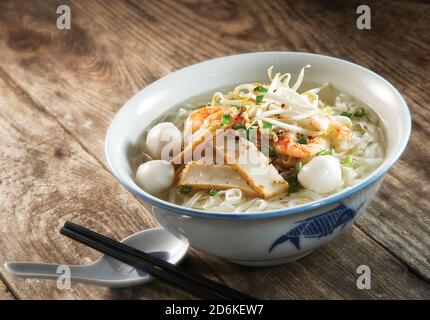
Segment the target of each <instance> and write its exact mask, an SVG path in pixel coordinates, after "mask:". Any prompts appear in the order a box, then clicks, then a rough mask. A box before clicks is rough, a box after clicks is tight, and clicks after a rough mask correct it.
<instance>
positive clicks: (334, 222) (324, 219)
mask: <svg viewBox="0 0 430 320" xmlns="http://www.w3.org/2000/svg"><path fill="white" fill-rule="evenodd" d="M363 205H364V202H363V203H362V204H361V205H360V206H359V207H358V209H357V210H353V209H351V208H348V207H347V206H346V205H344V204H341V205H340V206H337V207H336V208H334V209H332V210H330V211H328V212H325V213H323V214H320V215H318V216H315V217H310V218H307V219H304V220H301V221H298V222H297V224H299V225H298V226H296V227H294V228H292V229H291V230H290V231H288V232H287V233H286V234H284V235H282V236H280V237H279V238H278V239H276V241H275V242H273V244H272V245H271V246H270V249H269V252H272V250H273V249H274V248H275V247H276V246H278V245H280V244H282V243H284V242H287V241H291V243H292V244H293V245H294V246H295V247H296V248H297V249H298V250H300V238H301V237H302V236H303V237H304V238H317V239H320V238H322V237H325V236H327V235H329V234H331V233H332V232H333V231H334V230H335V229H336V228H338V227H340V226H342V228H344V227H345V225H346V224H347V223H348V222H350V221H351V220H353V219H354V217H355V215H356V214H357V212H358V211H359V210H360V209H361V207H362V206H363Z"/></svg>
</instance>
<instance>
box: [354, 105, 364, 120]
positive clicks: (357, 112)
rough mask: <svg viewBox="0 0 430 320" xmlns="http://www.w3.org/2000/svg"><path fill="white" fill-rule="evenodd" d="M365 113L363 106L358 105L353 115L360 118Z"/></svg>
mask: <svg viewBox="0 0 430 320" xmlns="http://www.w3.org/2000/svg"><path fill="white" fill-rule="evenodd" d="M365 115H366V111H365V110H364V108H362V107H360V108H358V109H357V110H355V112H354V117H357V118H361V117H363V116H365Z"/></svg>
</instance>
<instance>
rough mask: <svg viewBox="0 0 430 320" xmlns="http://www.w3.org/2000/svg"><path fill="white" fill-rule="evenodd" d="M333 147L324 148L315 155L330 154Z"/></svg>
mask: <svg viewBox="0 0 430 320" xmlns="http://www.w3.org/2000/svg"><path fill="white" fill-rule="evenodd" d="M332 155H333V149H324V150H321V151H320V152H318V153H317V156H332Z"/></svg>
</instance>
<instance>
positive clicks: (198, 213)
mask: <svg viewBox="0 0 430 320" xmlns="http://www.w3.org/2000/svg"><path fill="white" fill-rule="evenodd" d="M267 54H277V55H279V54H281V55H286V56H288V55H305V56H311V57H319V58H322V59H327V60H334V61H339V62H342V63H346V64H350V65H352V66H354V67H355V68H358V69H361V70H363V71H365V72H368V73H370V74H372V75H373V76H374V77H376V78H377V79H378V80H379V81H381V82H382V83H384V84H385V85H387V86H388V87H389V88H390V89H392V90H393V92H394V93H395V95H396V96H397V98H398V99H399V101H400V103H401V107H402V108H403V109H404V111H405V114H406V115H407V119H406V128H405V133H406V134H405V135H404V138H403V139H402V140H401V142H400V146H399V147H398V148H396V149H394V150H393V151H392V153H391V155H390V156H389V157H387V158H386V159H385V161H384V162H383V163H382V164H381V165H380V166H379V167H378V168H377V169H376V170H375V171H374V172H373V173H372V174H370V175H369V176H367V177H366V178H364V179H363V180H362V181H360V182H359V183H357V184H355V185H353V186H351V187H348V188H346V189H344V190H342V191H340V192H337V193H335V194H333V195H330V196H328V197H324V198H322V199H320V200H315V201H312V202H308V203H305V204H302V205H299V206H294V207H290V208H283V209H276V210H268V211H258V212H250V213H245V212H244V213H231V212H222V211H204V210H199V209H193V208H186V207H183V206H180V205H177V204H174V203H170V202H168V201H165V200H162V199H159V198H157V197H155V196H153V195H151V194H149V193H147V192H145V191H144V190H142V189H141V188H139V187H138V186H137V184H134V185H135V186H136V187H135V186H133V185H130V184H129V183H128V182H127V181H126V179H123V178H122V177H121V175H120V174H119V173H118V171H117V170H116V169H115V167H114V166H113V163H112V161H111V159H110V156H109V148H110V136H111V135H112V130H113V129H112V128H113V124H114V123H115V122H116V121H118V119H119V117H120V116H121V114H123V113H124V112H125V111H126V109H127V108H129V106H130V105H131V104H132V102H133V101H134V100H135V99H136V98H137V96H138V95H139V94H140V93H141V92H142V91H143V90H145V89H147V88H149V87H152V86H153V85H156V84H158V83H159V82H160V81H165V80H166V79H168V78H170V77H173V76H177V75H178V74H180V73H183V72H186V71H188V70H192V69H196V68H199V67H200V66H201V65H203V64H209V63H217V62H218V61H221V60H223V59H229V58H230V59H234V58H238V57H244V56H258V55H267ZM411 121H412V120H411V115H410V111H409V108H408V105H407V103H406V101H405V99H404V98H403V96H402V95H401V94H400V92H399V91H398V90H397V89H396V88H395V87H394V86H393V85H392V84H391V83H390V82H389V81H388V80H386V79H384V78H383V77H382V76H380V75H378V74H377V73H375V72H374V71H372V70H370V69H367V68H365V67H363V66H361V65H358V64H356V63H353V62H351V61H348V60H344V59H340V58H336V57H331V56H327V55H322V54H315V53H308V52H298V51H262V52H252V53H243V54H235V55H228V56H223V57H219V58H214V59H209V60H204V61H201V62H198V63H195V64H192V65H189V66H186V67H184V68H181V69H178V70H176V71H174V72H172V73H170V74H168V75H166V76H164V77H162V78H160V79H158V80H156V81H154V82H152V83H150V84H149V85H147V86H146V87H145V88H143V89H141V90H139V91H138V92H137V93H136V94H135V95H133V97H131V98H130V99H129V100H128V101H127V102H126V103H125V104H124V105H123V106H122V107H121V108H120V110H119V111H118V112H117V113H116V114H115V116H114V117H113V119H112V120H111V123H110V124H109V127H108V130H107V133H106V138H105V145H104V149H105V150H104V151H105V157H106V160H107V163H108V165H109V168H110V170H111V172H112V174H113V176H114V177H115V178H116V179H117V180H118V181H119V182H120V183H121V184H122V185H123V186H124V187H125V188H126V189H127V190H128V191H130V192H131V193H132V194H134V195H135V196H137V197H138V198H139V199H143V200H145V201H147V202H149V203H150V204H152V205H154V206H156V207H159V208H162V209H165V210H167V211H171V212H174V213H178V214H181V215H185V216H195V217H202V218H212V219H226V220H243V219H264V218H273V217H281V216H292V215H295V214H299V213H305V212H309V211H311V210H313V209H317V208H322V207H325V206H328V205H331V204H334V203H336V202H339V201H340V200H342V199H344V198H346V197H348V196H350V195H352V194H354V193H355V192H357V191H359V190H362V189H364V188H365V187H367V186H369V185H371V184H372V183H374V182H376V181H377V180H379V179H380V178H382V177H383V175H384V174H385V173H386V172H387V171H388V170H389V169H390V168H391V166H392V165H393V164H394V163H395V162H396V161H397V160H398V158H399V157H400V156H401V154H402V153H403V151H404V150H405V148H406V146H407V143H408V141H409V138H410V134H411V126H412V123H411Z"/></svg>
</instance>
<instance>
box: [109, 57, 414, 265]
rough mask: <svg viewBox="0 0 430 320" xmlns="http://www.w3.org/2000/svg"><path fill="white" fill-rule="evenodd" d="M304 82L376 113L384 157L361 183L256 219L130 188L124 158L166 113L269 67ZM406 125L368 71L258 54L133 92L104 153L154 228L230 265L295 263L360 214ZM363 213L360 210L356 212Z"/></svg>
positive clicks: (394, 95) (257, 76) (382, 83)
mask: <svg viewBox="0 0 430 320" xmlns="http://www.w3.org/2000/svg"><path fill="white" fill-rule="evenodd" d="M306 64H310V65H311V66H312V68H310V69H307V70H306V75H305V81H307V82H316V83H325V82H330V83H332V84H334V85H335V86H336V87H337V88H339V89H340V90H341V91H344V92H346V93H349V94H351V95H353V96H355V97H357V98H358V99H360V100H362V101H363V102H365V103H367V104H368V105H370V106H371V107H372V108H373V109H374V110H375V111H376V112H378V113H379V114H380V116H381V118H382V121H383V123H384V126H385V129H386V134H387V158H386V159H385V161H384V162H383V164H382V165H381V166H380V167H379V168H378V169H377V170H376V171H375V172H373V173H372V174H371V175H370V176H368V177H367V178H366V179H365V180H363V181H362V182H360V183H359V184H357V185H355V186H353V187H350V188H347V189H345V190H343V191H342V192H340V193H337V194H334V195H332V196H329V197H327V198H325V199H323V200H320V201H315V202H311V203H308V204H305V205H301V206H297V207H293V208H288V209H283V210H276V211H267V212H261V213H242V214H228V213H222V212H214V213H212V212H210V213H209V212H202V211H199V210H193V209H188V208H184V207H181V206H178V205H175V204H172V203H168V202H166V201H163V200H160V199H158V198H156V197H154V196H152V195H150V194H148V193H146V192H145V191H143V190H142V189H140V188H139V187H138V186H137V185H136V183H135V182H134V180H133V179H134V173H133V171H132V169H131V166H130V164H129V159H128V158H127V150H128V148H129V146H130V145H133V144H135V143H136V141H137V139H138V138H139V136H140V135H141V133H142V131H143V130H144V129H145V128H146V127H147V125H148V124H149V123H151V122H152V121H153V120H154V119H155V118H157V117H159V116H160V115H162V114H163V113H165V112H166V111H167V110H169V109H170V108H172V107H175V106H177V105H178V104H180V103H183V102H185V101H187V100H188V99H190V98H191V97H193V96H197V95H200V94H202V93H206V92H209V91H215V90H216V89H218V88H223V87H226V86H231V87H233V86H234V85H237V84H239V83H243V82H259V81H267V68H268V67H269V66H271V65H273V66H274V67H275V70H279V71H285V72H291V73H295V75H297V74H298V72H299V71H300V68H301V67H302V66H304V65H306ZM410 130H411V118H410V114H409V110H408V107H407V105H406V102H405V101H404V99H403V98H402V96H401V95H400V94H399V92H398V91H397V90H396V89H395V88H394V87H393V86H392V85H391V84H390V83H389V82H387V81H386V80H384V79H383V78H382V77H380V76H379V75H377V74H375V73H374V72H372V71H370V70H368V69H366V68H363V67H361V66H358V65H356V64H353V63H351V62H348V61H345V60H340V59H337V58H332V57H327V56H322V55H315V54H309V53H300V52H261V53H251V54H242V55H235V56H229V57H225V58H219V59H214V60H210V61H206V62H202V63H198V64H195V65H192V66H190V67H187V68H184V69H181V70H179V71H176V72H174V73H172V74H170V75H168V76H166V77H164V78H162V79H160V80H158V81H156V82H154V83H152V84H151V85H149V86H147V87H146V88H145V89H143V90H142V91H140V92H139V93H137V94H136V95H135V96H134V97H133V98H132V99H131V100H130V101H128V102H127V104H126V105H125V106H124V107H122V109H121V110H120V111H119V112H118V114H117V115H116V116H115V118H114V119H113V121H112V123H111V125H110V127H109V130H108V133H107V137H106V144H105V151H106V157H107V161H108V163H109V166H110V168H111V170H112V172H113V174H114V175H115V177H116V178H117V179H118V180H119V181H120V182H121V183H122V184H123V185H124V186H125V187H126V188H127V189H128V190H129V191H131V192H132V193H133V194H135V195H136V196H137V197H138V198H139V199H141V200H143V202H144V203H147V204H148V203H149V204H150V205H151V206H152V213H153V214H154V215H155V217H156V219H157V220H158V221H159V223H160V224H161V225H162V226H163V227H164V228H166V229H167V230H169V231H170V232H172V233H173V234H175V235H176V236H178V237H180V238H186V239H187V240H188V241H189V243H190V245H191V246H193V247H194V248H197V249H199V250H203V251H205V252H207V253H209V254H212V255H215V256H219V257H222V258H225V259H228V260H230V261H233V262H236V263H240V264H246V265H255V266H260V265H261V266H265V265H275V264H281V263H286V262H289V261H292V260H296V259H298V258H300V257H303V256H304V255H306V254H308V253H309V252H311V251H312V250H314V249H315V248H317V247H319V246H321V245H323V244H325V243H327V242H328V241H330V240H332V239H334V238H335V237H337V236H338V235H339V234H340V233H341V232H342V231H344V230H345V229H347V227H348V226H350V225H351V224H352V223H353V221H354V219H355V218H357V217H358V215H359V214H361V213H362V211H363V210H362V208H363V206H364V205H366V204H367V203H368V202H369V201H370V200H371V199H372V198H373V196H374V195H375V193H376V192H377V190H378V189H379V186H380V185H381V182H382V179H383V176H384V174H385V173H386V172H387V170H388V169H389V168H390V167H391V166H392V165H393V164H394V162H395V161H396V160H397V159H398V158H399V156H400V155H401V153H402V152H403V150H404V148H405V146H406V144H407V142H408V139H409V135H410ZM360 209H361V210H360Z"/></svg>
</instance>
